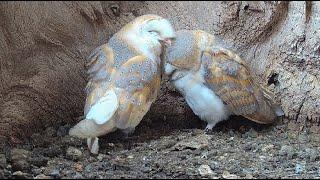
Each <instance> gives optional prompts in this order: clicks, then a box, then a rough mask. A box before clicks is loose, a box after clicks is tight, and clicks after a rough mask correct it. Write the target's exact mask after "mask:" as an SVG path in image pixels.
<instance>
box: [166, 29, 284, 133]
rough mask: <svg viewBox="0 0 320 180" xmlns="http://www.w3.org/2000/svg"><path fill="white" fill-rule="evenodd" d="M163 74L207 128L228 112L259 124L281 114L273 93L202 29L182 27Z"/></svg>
mask: <svg viewBox="0 0 320 180" xmlns="http://www.w3.org/2000/svg"><path fill="white" fill-rule="evenodd" d="M164 59H165V70H164V71H165V74H166V75H168V76H169V77H170V81H171V82H172V83H173V84H174V86H175V88H176V89H177V90H178V91H179V92H180V93H181V94H182V95H183V96H184V98H185V99H186V102H187V104H188V105H189V106H190V108H191V109H192V110H193V112H194V113H195V114H196V115H197V116H199V117H200V119H201V120H203V121H206V122H207V126H206V129H205V130H206V131H208V130H211V129H212V128H213V127H214V126H215V125H216V123H218V122H220V121H223V120H226V119H227V118H228V117H229V116H230V115H232V114H235V115H242V116H244V117H246V118H247V119H250V120H252V121H255V122H257V123H261V124H267V123H272V122H273V121H274V120H275V118H276V116H281V115H283V112H282V110H281V108H280V107H279V106H278V105H276V104H275V103H274V102H273V100H272V94H271V92H270V91H268V90H267V89H264V88H262V87H261V86H259V85H258V83H257V82H255V81H254V79H253V78H252V77H251V75H250V70H249V67H248V66H247V65H246V63H245V61H243V60H242V59H241V58H240V57H239V56H238V55H237V54H236V53H235V52H233V51H231V50H229V49H226V48H223V47H221V46H218V45H217V38H215V37H214V36H213V35H211V34H209V33H207V32H205V31H201V30H194V31H191V30H190V31H189V30H181V31H177V33H176V40H175V41H174V42H173V44H172V46H170V47H169V48H167V49H166V53H165V55H164Z"/></svg>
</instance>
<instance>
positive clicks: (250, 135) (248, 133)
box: [245, 128, 258, 138]
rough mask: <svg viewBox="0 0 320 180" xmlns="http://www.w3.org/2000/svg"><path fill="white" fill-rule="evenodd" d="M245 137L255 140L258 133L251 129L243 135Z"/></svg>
mask: <svg viewBox="0 0 320 180" xmlns="http://www.w3.org/2000/svg"><path fill="white" fill-rule="evenodd" d="M245 136H247V137H252V138H256V137H257V136H258V133H257V131H255V130H254V129H252V128H251V129H250V130H249V131H248V132H246V133H245Z"/></svg>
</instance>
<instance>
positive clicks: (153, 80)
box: [114, 55, 161, 129]
mask: <svg viewBox="0 0 320 180" xmlns="http://www.w3.org/2000/svg"><path fill="white" fill-rule="evenodd" d="M160 76H161V73H160V68H159V65H158V64H157V63H156V61H155V60H152V59H149V58H147V57H146V56H143V55H140V56H135V57H133V58H131V59H129V60H128V61H127V62H126V63H124V64H123V65H122V66H121V68H120V69H119V70H118V71H117V73H116V75H115V79H114V82H115V87H117V88H121V89H123V90H124V91H123V93H122V94H121V95H120V109H119V113H118V119H117V120H116V124H117V127H118V128H121V129H125V128H128V127H135V126H136V125H137V124H138V123H139V122H140V121H141V120H142V117H143V116H144V115H145V114H146V113H147V111H148V110H149V108H150V105H151V103H153V102H154V101H155V99H156V97H157V95H158V91H159V90H160V80H161V77H160Z"/></svg>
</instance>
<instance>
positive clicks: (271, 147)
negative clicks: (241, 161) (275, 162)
mask: <svg viewBox="0 0 320 180" xmlns="http://www.w3.org/2000/svg"><path fill="white" fill-rule="evenodd" d="M273 148H274V145H273V144H268V145H265V146H263V147H262V148H261V151H262V152H269V151H270V150H272V149H273Z"/></svg>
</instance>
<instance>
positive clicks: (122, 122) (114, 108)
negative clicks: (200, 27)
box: [69, 15, 175, 154]
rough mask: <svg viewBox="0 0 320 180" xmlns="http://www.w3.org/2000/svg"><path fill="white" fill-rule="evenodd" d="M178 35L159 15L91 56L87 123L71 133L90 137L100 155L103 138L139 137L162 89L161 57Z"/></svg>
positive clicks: (134, 23) (91, 145) (90, 144)
mask: <svg viewBox="0 0 320 180" xmlns="http://www.w3.org/2000/svg"><path fill="white" fill-rule="evenodd" d="M174 37H175V31H174V29H173V27H172V25H171V23H170V22H169V21H168V20H166V19H164V18H162V17H160V16H157V15H143V16H140V17H137V18H136V19H134V20H133V21H132V22H130V23H128V24H127V25H125V26H124V27H123V28H122V29H120V30H119V31H118V32H117V33H116V34H114V35H113V36H112V37H111V38H110V39H109V41H108V43H107V44H104V45H102V46H100V47H98V48H96V49H95V50H93V52H92V53H91V55H90V56H89V58H88V59H89V62H88V64H87V66H88V74H89V82H88V84H87V86H86V93H87V98H86V104H85V108H84V116H85V119H83V120H82V121H80V122H79V123H78V124H77V125H75V126H74V127H73V128H71V129H70V131H69V134H70V135H71V136H76V137H79V138H86V139H87V144H88V148H89V149H90V151H91V153H94V154H96V153H98V150H99V144H98V136H102V135H105V134H107V133H110V132H113V131H115V130H116V129H121V130H123V131H124V132H126V133H130V132H133V131H134V129H135V127H136V126H137V125H138V124H139V123H140V121H141V120H142V118H143V116H144V115H145V114H146V113H147V111H148V110H149V108H150V105H151V104H152V103H153V102H154V101H155V99H156V97H157V95H158V91H159V90H160V81H161V68H160V54H161V53H162V51H163V49H164V47H165V46H168V45H170V44H171V40H172V39H173V38H174Z"/></svg>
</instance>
